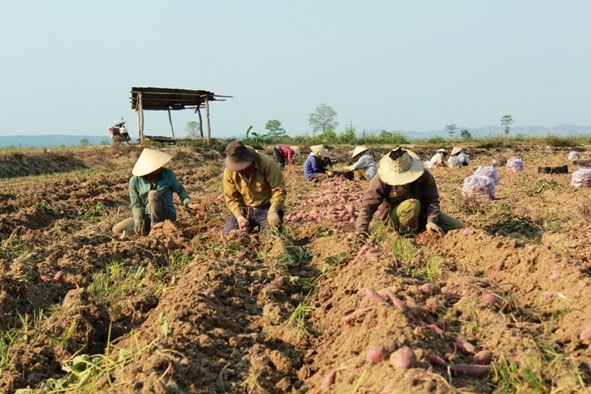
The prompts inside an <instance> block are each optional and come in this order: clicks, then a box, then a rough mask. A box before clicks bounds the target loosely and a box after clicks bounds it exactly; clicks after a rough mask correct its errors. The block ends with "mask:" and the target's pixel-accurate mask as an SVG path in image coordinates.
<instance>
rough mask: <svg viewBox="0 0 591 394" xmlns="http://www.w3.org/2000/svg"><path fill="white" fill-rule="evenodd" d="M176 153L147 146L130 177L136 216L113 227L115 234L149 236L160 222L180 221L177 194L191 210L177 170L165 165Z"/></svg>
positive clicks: (133, 209) (130, 196)
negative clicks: (176, 204) (175, 198)
mask: <svg viewBox="0 0 591 394" xmlns="http://www.w3.org/2000/svg"><path fill="white" fill-rule="evenodd" d="M171 159H172V156H171V155H169V154H167V153H164V152H160V151H158V150H155V149H149V148H145V149H144V150H143V151H142V153H141V154H140V157H139V158H138V159H137V161H136V163H135V165H134V166H133V169H132V171H131V173H132V174H133V176H132V177H131V178H130V179H129V199H130V201H131V211H132V214H133V217H131V218H128V219H125V220H123V221H121V222H119V223H117V224H116V225H115V226H113V233H114V234H121V233H123V232H125V233H126V234H128V235H131V234H136V235H145V234H149V233H150V230H151V229H152V227H153V226H154V225H156V224H157V223H160V222H163V221H165V220H170V221H172V222H175V221H176V209H175V207H174V203H173V194H174V193H176V194H177V195H178V196H179V198H180V199H181V201H182V203H183V205H184V206H185V207H187V208H189V209H191V199H190V198H189V195H188V193H187V191H186V190H185V188H184V187H183V186H182V185H181V184H180V183H179V181H178V180H177V178H176V176H175V174H174V172H173V171H172V170H171V169H169V168H166V167H164V165H165V164H166V163H168V162H169V161H170V160H171Z"/></svg>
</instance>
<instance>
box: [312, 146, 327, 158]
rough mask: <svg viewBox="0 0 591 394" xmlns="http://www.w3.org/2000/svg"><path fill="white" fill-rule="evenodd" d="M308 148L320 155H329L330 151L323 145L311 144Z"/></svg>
mask: <svg viewBox="0 0 591 394" xmlns="http://www.w3.org/2000/svg"><path fill="white" fill-rule="evenodd" d="M310 150H311V151H312V153H315V154H318V155H320V156H322V157H330V153H328V150H326V148H325V147H324V145H312V146H311V147H310Z"/></svg>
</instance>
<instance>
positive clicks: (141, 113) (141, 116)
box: [136, 92, 146, 146]
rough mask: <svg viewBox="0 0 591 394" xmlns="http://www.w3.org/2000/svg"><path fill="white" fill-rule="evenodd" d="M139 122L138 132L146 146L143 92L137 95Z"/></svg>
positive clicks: (142, 143)
mask: <svg viewBox="0 0 591 394" xmlns="http://www.w3.org/2000/svg"><path fill="white" fill-rule="evenodd" d="M137 100H138V103H137V110H136V112H137V124H138V132H139V134H140V145H141V146H146V141H145V137H144V105H143V102H142V92H139V93H138V97H137Z"/></svg>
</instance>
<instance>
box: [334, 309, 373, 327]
mask: <svg viewBox="0 0 591 394" xmlns="http://www.w3.org/2000/svg"><path fill="white" fill-rule="evenodd" d="M374 308H375V306H370V307H367V308H361V309H357V310H356V311H353V312H351V313H349V314H348V315H347V316H345V317H343V318H342V319H341V320H342V321H343V323H351V322H352V321H353V320H356V319H358V318H360V317H361V316H363V315H365V314H366V313H367V312H368V311H369V310H372V309H374Z"/></svg>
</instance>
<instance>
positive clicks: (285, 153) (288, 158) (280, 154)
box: [273, 144, 300, 170]
mask: <svg viewBox="0 0 591 394" xmlns="http://www.w3.org/2000/svg"><path fill="white" fill-rule="evenodd" d="M299 154H300V147H299V146H287V145H282V144H279V145H275V146H274V147H273V156H274V157H275V160H276V161H277V165H278V166H279V169H281V170H283V169H284V168H285V164H287V163H288V162H289V164H293V157H294V155H299Z"/></svg>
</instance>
